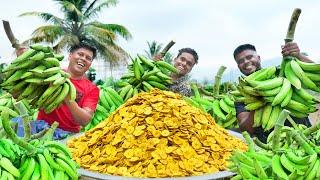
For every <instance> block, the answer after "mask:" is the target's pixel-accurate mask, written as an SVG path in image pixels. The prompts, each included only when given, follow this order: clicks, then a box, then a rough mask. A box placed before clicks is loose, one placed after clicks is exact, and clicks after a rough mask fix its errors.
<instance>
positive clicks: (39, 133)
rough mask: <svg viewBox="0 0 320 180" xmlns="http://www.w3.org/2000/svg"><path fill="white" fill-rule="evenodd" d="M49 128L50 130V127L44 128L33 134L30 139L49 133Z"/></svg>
mask: <svg viewBox="0 0 320 180" xmlns="http://www.w3.org/2000/svg"><path fill="white" fill-rule="evenodd" d="M48 130H49V128H47V129H44V130H42V131H40V132H38V133H37V134H33V135H31V137H30V139H31V140H32V139H39V138H41V137H43V136H44V135H45V134H46V133H47V131H48Z"/></svg>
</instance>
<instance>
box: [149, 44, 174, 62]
mask: <svg viewBox="0 0 320 180" xmlns="http://www.w3.org/2000/svg"><path fill="white" fill-rule="evenodd" d="M147 44H148V49H147V50H145V54H146V56H147V57H148V58H149V59H153V57H154V56H155V55H157V54H160V52H161V50H162V47H163V45H162V44H160V43H158V42H157V41H152V42H147ZM162 59H163V60H164V61H166V62H167V63H169V64H172V59H173V55H172V54H171V53H170V52H167V53H166V54H165V56H164V57H163V58H162Z"/></svg>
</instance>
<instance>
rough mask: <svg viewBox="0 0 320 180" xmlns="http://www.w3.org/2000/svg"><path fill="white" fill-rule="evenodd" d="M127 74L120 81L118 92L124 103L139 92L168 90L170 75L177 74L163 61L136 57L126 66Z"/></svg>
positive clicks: (172, 67) (175, 70)
mask: <svg viewBox="0 0 320 180" xmlns="http://www.w3.org/2000/svg"><path fill="white" fill-rule="evenodd" d="M128 70H129V72H128V73H127V74H124V75H123V76H122V77H121V79H122V80H125V81H126V82H127V83H126V84H123V83H122V87H121V89H120V91H119V93H120V94H121V97H122V98H123V99H124V100H125V101H126V100H128V99H129V98H131V97H133V96H134V95H136V94H138V93H139V92H141V91H146V92H148V91H150V90H151V89H152V88H158V89H162V90H168V88H167V86H168V85H170V84H171V83H172V81H171V77H170V74H171V73H177V72H178V71H177V69H176V68H175V67H174V66H172V65H171V64H169V63H167V62H165V61H153V60H151V59H148V58H147V57H145V56H142V55H138V56H137V57H136V58H134V59H132V63H131V64H129V65H128Z"/></svg>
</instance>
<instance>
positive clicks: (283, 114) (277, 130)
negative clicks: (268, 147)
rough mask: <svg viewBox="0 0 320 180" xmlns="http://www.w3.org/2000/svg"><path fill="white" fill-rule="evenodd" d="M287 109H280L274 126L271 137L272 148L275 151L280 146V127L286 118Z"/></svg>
mask: <svg viewBox="0 0 320 180" xmlns="http://www.w3.org/2000/svg"><path fill="white" fill-rule="evenodd" d="M288 115H289V111H288V110H286V109H284V110H282V111H281V113H280V115H279V118H278V120H277V122H276V124H275V127H274V136H273V139H272V150H273V151H277V150H278V149H279V148H280V136H281V129H282V127H283V125H284V122H285V120H286V119H287V118H288Z"/></svg>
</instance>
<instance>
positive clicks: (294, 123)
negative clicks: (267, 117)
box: [287, 116, 299, 129]
mask: <svg viewBox="0 0 320 180" xmlns="http://www.w3.org/2000/svg"><path fill="white" fill-rule="evenodd" d="M287 119H288V121H289V122H290V124H291V125H292V127H293V128H294V129H299V128H298V125H297V123H296V122H294V120H293V119H292V117H291V116H288V117H287Z"/></svg>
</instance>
